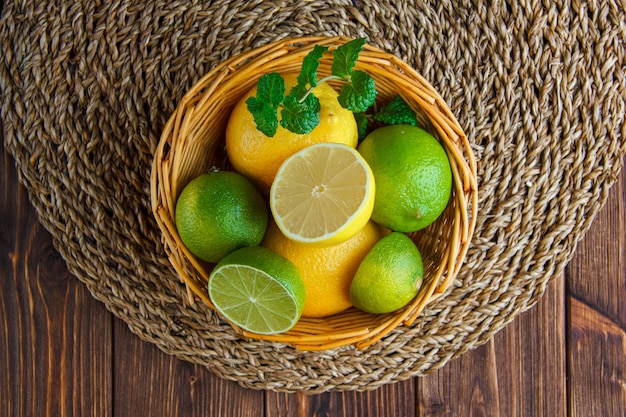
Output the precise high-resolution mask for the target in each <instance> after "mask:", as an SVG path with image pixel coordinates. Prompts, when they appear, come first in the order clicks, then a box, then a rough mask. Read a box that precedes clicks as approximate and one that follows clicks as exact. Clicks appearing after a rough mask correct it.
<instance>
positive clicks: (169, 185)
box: [151, 36, 478, 351]
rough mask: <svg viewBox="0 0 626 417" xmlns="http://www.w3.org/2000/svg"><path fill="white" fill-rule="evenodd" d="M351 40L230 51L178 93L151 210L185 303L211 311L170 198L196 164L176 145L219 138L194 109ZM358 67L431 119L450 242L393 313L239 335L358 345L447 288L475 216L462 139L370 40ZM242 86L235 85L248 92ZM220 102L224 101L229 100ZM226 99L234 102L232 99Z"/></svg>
mask: <svg viewBox="0 0 626 417" xmlns="http://www.w3.org/2000/svg"><path fill="white" fill-rule="evenodd" d="M349 40H350V38H347V37H342V36H337V37H321V36H320V37H317V36H316V37H310V36H306V37H299V38H291V39H284V40H280V41H274V42H270V43H268V44H266V45H264V46H261V47H259V48H256V49H252V50H250V51H247V52H243V53H241V54H239V55H236V56H233V57H231V58H230V59H228V60H226V61H224V62H222V63H221V64H219V65H217V66H215V67H214V68H213V69H212V70H210V71H209V72H207V73H206V74H205V75H204V76H203V77H202V78H201V79H200V80H199V81H198V82H197V83H196V84H195V85H194V86H193V87H192V88H191V89H190V90H189V91H188V92H187V93H186V94H185V95H184V97H183V98H182V100H181V101H180V103H179V105H178V107H177V108H176V110H175V111H174V113H173V114H172V115H171V116H170V118H169V120H168V122H167V124H166V126H165V128H164V129H163V133H162V136H161V140H160V142H159V145H158V148H157V151H156V153H155V156H154V160H153V167H152V175H151V202H152V211H153V214H154V216H155V218H156V220H157V223H158V226H159V228H160V230H161V231H162V233H163V235H162V242H163V244H164V248H165V251H166V253H167V256H168V258H169V260H170V262H171V263H172V266H173V267H174V269H175V270H176V272H177V274H178V275H179V278H180V279H181V281H182V282H183V283H184V284H185V285H186V287H187V294H188V302H189V303H194V302H195V301H196V300H198V299H199V300H201V301H202V302H204V303H206V304H207V305H208V306H209V308H211V309H212V310H214V311H215V307H214V306H213V305H212V303H211V300H210V299H209V297H208V294H207V292H206V290H205V289H206V283H207V282H208V278H209V277H208V274H209V272H210V271H208V270H207V265H206V264H204V263H203V262H202V261H199V260H197V259H196V258H195V257H194V256H193V255H191V253H189V252H188V251H187V250H186V248H185V247H184V245H183V244H182V242H181V240H180V237H179V236H178V235H177V232H176V228H175V222H174V207H175V201H176V197H177V195H178V193H179V192H180V190H182V187H183V186H184V184H185V183H186V182H188V181H189V180H190V179H191V178H192V177H193V175H186V176H185V175H183V174H181V173H180V172H179V170H178V168H180V166H184V165H185V164H190V163H193V164H196V163H197V161H190V159H192V158H191V157H189V155H188V154H189V153H190V152H186V154H185V155H182V156H181V157H180V158H179V155H178V154H177V151H179V150H180V147H181V146H185V147H186V148H185V150H186V149H187V148H188V147H190V146H196V143H195V142H201V141H206V142H207V143H209V144H211V145H210V146H212V145H213V144H214V142H215V143H219V141H220V140H223V139H221V138H220V137H207V133H206V130H207V129H206V126H208V124H204V125H203V122H200V121H198V120H199V118H200V115H202V118H206V115H207V114H211V113H209V112H210V111H215V110H216V109H218V108H220V106H223V105H224V104H223V103H222V102H221V101H220V98H219V97H223V96H224V95H227V94H230V93H231V92H232V91H233V89H235V86H238V87H239V86H240V85H241V84H242V81H243V80H242V78H244V79H245V80H247V83H248V84H250V83H252V82H254V83H256V79H258V78H259V77H260V75H262V74H263V73H265V72H268V71H269V70H268V69H275V68H276V67H280V68H284V67H285V66H289V67H290V68H291V67H293V66H294V65H299V63H300V62H301V60H302V58H303V57H304V55H306V53H308V51H309V50H310V49H311V48H312V47H313V46H314V45H327V46H329V47H331V48H333V47H336V46H338V45H340V44H343V43H345V42H347V41H349ZM323 61H324V58H323V59H322V62H323ZM281 65H282V66H281ZM357 68H358V69H362V70H364V71H366V72H368V73H370V74H371V75H372V76H374V77H379V78H381V79H389V80H391V82H392V84H393V85H394V86H396V87H397V88H398V92H399V93H400V94H401V95H402V96H403V98H404V99H405V101H407V102H408V103H410V104H411V105H413V106H417V110H420V109H421V110H422V111H423V112H424V113H425V116H426V117H427V118H428V121H429V122H430V123H432V129H434V131H435V132H434V133H435V134H436V135H437V136H438V137H439V138H440V140H441V142H442V143H443V144H444V147H445V148H446V150H447V152H448V154H449V158H450V161H451V165H452V167H453V178H454V179H453V181H454V183H453V197H452V201H453V202H454V213H453V215H452V219H451V220H450V221H451V222H452V224H451V225H449V226H448V225H446V227H448V228H450V232H449V233H450V236H449V238H450V241H449V242H446V244H445V246H446V249H445V252H446V253H444V255H443V256H442V259H441V263H440V264H439V265H438V267H437V268H436V273H435V274H434V276H433V277H432V279H425V283H427V284H428V285H423V286H422V289H421V290H420V293H419V294H418V296H417V297H416V298H415V299H414V300H413V301H412V302H411V303H410V304H409V305H408V306H406V307H405V308H403V309H401V310H399V311H398V312H394V313H389V314H386V315H376V316H373V315H367V314H365V313H363V312H361V311H358V310H356V309H355V308H351V309H349V310H348V311H346V312H344V313H340V314H339V315H335V316H331V317H330V318H326V319H321V320H320V319H310V320H309V319H307V318H303V319H301V320H300V322H299V323H298V324H297V325H296V327H295V328H294V329H292V330H291V331H289V332H286V333H283V334H278V335H258V334H253V333H250V332H247V331H245V330H243V329H240V328H238V327H237V326H236V325H234V324H232V323H231V325H232V326H233V328H234V329H235V331H236V333H238V334H239V335H241V336H244V337H248V338H255V339H259V340H268V341H274V342H283V343H287V344H290V345H293V346H294V347H296V348H297V349H300V350H311V351H313V350H326V349H331V348H335V347H340V346H346V345H354V346H356V347H357V348H360V349H363V348H366V347H367V346H369V345H371V344H373V343H375V342H376V341H378V340H380V339H381V338H383V337H384V336H385V335H386V334H387V333H388V332H389V331H391V330H392V329H393V328H395V327H397V326H398V325H400V324H404V325H407V326H409V325H411V324H412V323H413V321H414V320H415V319H416V318H417V317H418V316H419V314H420V313H421V311H422V310H423V309H424V307H425V306H426V305H427V304H429V303H431V302H433V301H434V300H435V299H437V298H439V297H441V296H442V294H444V293H445V291H446V289H447V288H448V287H449V286H450V284H451V283H452V282H453V280H454V278H455V277H456V275H457V273H458V271H459V269H460V268H461V265H462V263H463V260H464V258H465V255H466V253H467V250H468V247H469V244H470V240H471V236H472V234H473V231H474V227H475V224H476V217H477V215H476V210H477V194H478V191H477V189H478V187H477V179H476V177H477V174H476V171H477V168H476V161H475V159H474V155H473V153H472V150H471V147H470V144H469V141H468V138H467V137H466V135H465V133H464V132H463V130H462V128H461V127H460V125H459V123H458V122H457V120H456V118H455V117H454V115H452V113H451V111H450V109H449V107H448V106H447V104H446V103H445V101H444V100H443V99H442V98H441V96H440V95H439V94H438V93H437V92H436V91H435V89H434V88H433V87H432V86H431V85H430V84H429V83H428V82H427V81H426V80H425V79H424V78H423V77H421V76H420V75H419V74H418V73H417V72H416V71H415V70H413V69H412V68H411V67H410V66H408V65H407V64H406V63H404V62H403V61H402V60H400V59H399V58H397V57H396V56H394V55H392V54H389V53H386V52H384V51H382V50H380V49H378V48H376V47H374V46H371V45H365V46H364V48H363V51H362V52H361V54H360V56H359V61H358V63H357ZM320 71H323V70H322V69H320ZM379 88H380V87H379ZM248 89H249V88H245V89H244V88H239V89H238V90H236V91H242V92H246V91H248ZM240 95H241V94H240ZM216 97H218V98H217V99H216ZM234 97H235V98H236V99H237V100H238V98H239V96H236V94H235V95H234ZM229 98H230V96H229ZM222 101H224V102H228V99H224V100H222ZM230 103H234V101H233V100H231V101H230ZM203 129H204V130H203ZM214 130H216V131H217V130H219V129H214ZM196 138H199V139H196ZM181 143H182V145H181ZM189 143H192V145H189ZM211 149H214V148H211ZM209 153H210V152H209ZM226 163H227V162H226ZM199 165H202V163H200V164H199ZM204 168H205V169H206V168H207V167H206V166H205V167H204ZM198 169H199V168H196V170H195V172H196V175H197V174H198V173H199V172H198ZM191 170H192V171H193V169H191ZM180 171H182V169H181V170H180ZM181 176H182V177H183V178H182V179H181ZM442 227H443V226H442ZM208 268H210V266H208ZM335 317H341V318H340V319H335ZM346 323H349V324H346Z"/></svg>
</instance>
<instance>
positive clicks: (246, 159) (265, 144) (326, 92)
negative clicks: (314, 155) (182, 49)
mask: <svg viewBox="0 0 626 417" xmlns="http://www.w3.org/2000/svg"><path fill="white" fill-rule="evenodd" d="M283 77H284V79H285V87H286V88H287V91H289V90H290V89H291V87H293V86H294V85H295V84H297V74H286V75H283ZM256 92H257V89H256V87H254V88H253V89H252V90H251V91H249V92H248V93H247V94H245V95H244V96H243V97H242V98H241V100H239V102H238V103H237V104H236V105H235V108H234V109H233V111H232V112H231V114H230V118H229V121H228V126H227V129H226V152H227V153H228V159H229V160H230V162H231V163H232V164H233V167H234V168H235V170H236V171H238V172H240V173H242V174H243V175H245V176H246V177H247V178H250V179H251V180H252V181H253V182H254V183H255V184H256V185H257V187H258V188H259V189H260V190H262V191H263V193H264V194H267V193H268V192H269V189H270V186H271V184H272V181H273V180H274V176H275V175H276V172H277V171H278V168H279V167H280V165H281V164H282V163H283V161H284V160H285V159H287V158H288V157H289V156H290V155H292V154H293V153H295V152H297V151H299V150H300V149H303V148H305V147H306V146H309V145H312V144H314V143H319V142H335V143H344V144H346V145H349V146H351V147H353V148H356V145H357V141H358V129H357V125H356V121H355V119H354V115H353V114H352V112H351V111H350V110H347V109H344V108H343V107H342V106H341V104H339V101H337V96H338V95H339V94H338V93H337V92H336V91H335V90H334V89H333V88H332V87H331V86H330V85H328V84H326V83H323V82H322V83H319V84H318V85H317V86H316V87H315V89H314V90H313V95H315V96H316V97H317V98H318V99H319V102H320V122H319V124H318V125H317V127H316V128H315V129H313V130H312V131H311V132H310V133H306V134H298V133H293V132H290V131H289V130H287V129H285V128H284V127H282V126H281V125H280V124H279V125H278V130H277V131H276V134H275V135H274V136H272V137H271V138H270V137H267V136H265V134H264V133H263V132H261V131H260V130H258V129H257V126H256V124H255V122H254V117H253V116H252V114H251V113H250V111H249V110H248V107H247V105H246V100H247V99H248V98H250V97H251V96H256Z"/></svg>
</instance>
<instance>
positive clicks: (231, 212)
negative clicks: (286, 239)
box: [175, 171, 268, 263]
mask: <svg viewBox="0 0 626 417" xmlns="http://www.w3.org/2000/svg"><path fill="white" fill-rule="evenodd" d="M175 217H176V228H177V230H178V234H179V236H180V238H181V240H182V241H183V243H184V244H185V246H186V247H187V249H189V251H190V252H191V253H193V254H194V255H196V256H197V257H198V258H200V259H203V260H205V261H207V262H212V263H217V262H218V261H220V260H221V259H222V258H223V257H224V256H226V255H227V254H228V253H230V252H232V251H234V250H235V249H238V248H241V247H243V246H255V245H258V244H259V243H260V242H261V240H263V235H264V234H265V229H266V228H267V219H268V214H267V206H266V205H265V201H264V199H263V197H262V196H261V193H260V192H259V191H258V190H257V189H256V188H255V187H254V185H253V184H252V183H251V182H250V181H249V180H248V179H246V178H245V177H244V176H243V175H241V174H238V173H236V172H232V171H216V172H210V173H207V174H202V175H200V176H198V177H196V178H195V179H193V180H192V181H191V182H190V183H189V184H187V185H186V186H185V188H184V189H183V191H182V192H181V193H180V196H179V197H178V200H177V202H176V211H175Z"/></svg>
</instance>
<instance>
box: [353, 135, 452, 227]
mask: <svg viewBox="0 0 626 417" xmlns="http://www.w3.org/2000/svg"><path fill="white" fill-rule="evenodd" d="M358 151H359V152H360V153H361V155H363V158H365V160H366V161H367V163H368V164H369V166H370V168H372V172H373V173H374V179H375V181H376V197H375V201H374V211H373V213H372V220H374V221H375V222H376V223H378V224H380V225H381V226H384V227H386V228H388V229H391V230H394V231H398V232H414V231H416V230H420V229H423V228H425V227H427V226H428V225H430V224H431V223H432V222H434V221H435V220H436V219H437V218H438V217H439V216H440V215H441V213H442V212H443V211H444V209H445V208H446V206H447V204H448V200H449V199H450V192H451V190H452V169H451V168H450V160H449V159H448V155H447V154H446V151H445V150H444V148H443V146H442V145H441V144H440V143H439V141H437V139H436V138H435V137H434V136H433V135H431V134H430V133H428V132H427V131H425V130H424V129H421V128H419V127H414V126H410V125H390V126H385V127H382V128H379V129H376V130H374V131H373V132H372V133H370V134H369V135H368V136H367V137H366V138H365V139H364V140H363V142H362V143H361V144H360V145H359V147H358Z"/></svg>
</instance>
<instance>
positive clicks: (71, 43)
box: [0, 0, 626, 392]
mask: <svg viewBox="0 0 626 417" xmlns="http://www.w3.org/2000/svg"><path fill="white" fill-rule="evenodd" d="M472 3H473V2H468V1H439V0H437V1H425V2H423V1H419V2H413V1H408V2H406V1H375V2H374V1H364V0H361V1H356V0H355V1H302V2H284V1H226V0H224V1H220V2H212V1H186V0H181V1H175V2H166V1H153V2H145V1H125V0H119V1H112V2H100V1H93V0H79V1H75V0H71V1H68V0H60V1H57V0H55V1H46V0H43V1H41V0H40V1H33V0H23V1H19V2H18V1H11V0H8V1H5V7H4V11H3V17H2V21H1V23H0V45H1V47H2V54H1V55H0V77H1V78H0V82H1V88H2V119H3V124H4V136H5V146H6V148H7V149H8V151H9V152H10V153H11V154H12V155H13V157H14V158H15V161H16V164H17V166H18V168H19V172H20V180H21V181H22V183H23V184H24V185H25V186H26V188H27V189H28V191H29V195H30V198H31V201H32V204H33V205H34V206H35V208H36V210H37V213H38V215H39V218H40V220H41V222H42V223H43V225H44V226H45V227H46V228H47V229H48V230H49V231H50V232H51V233H52V235H53V237H54V240H55V244H56V247H57V249H58V250H59V252H60V253H61V254H62V256H63V257H64V259H65V260H66V262H67V265H68V267H69V269H70V271H71V272H72V273H73V274H75V275H76V276H77V277H78V278H79V279H80V280H81V281H82V282H84V283H85V284H86V285H87V287H88V288H89V290H90V291H91V293H92V294H93V296H94V297H95V298H97V299H98V300H101V301H102V302H103V303H104V304H105V305H106V307H107V308H108V309H109V310H110V311H112V312H113V313H114V314H115V315H116V316H117V317H119V318H121V319H122V320H124V321H125V322H126V323H127V324H128V326H129V327H130V329H131V330H132V331H133V332H134V333H136V334H138V335H139V336H140V337H141V338H143V339H145V340H147V341H149V342H151V343H154V344H156V345H157V346H159V347H160V348H161V349H162V350H163V351H165V352H167V353H169V354H173V355H176V356H178V357H180V358H183V359H186V360H189V361H193V362H195V363H198V364H202V365H206V366H207V367H208V368H209V369H210V370H211V371H213V372H215V373H216V374H218V375H221V376H223V377H225V378H228V379H232V380H235V381H238V382H239V383H240V384H241V385H243V386H246V387H251V388H259V389H261V388H263V389H273V390H278V391H297V390H306V391H308V392H322V391H327V390H366V389H372V388H376V387H378V386H380V385H381V384H385V383H388V382H393V381H399V380H403V379H407V378H410V377H412V376H416V375H423V374H426V373H428V372H430V371H433V370H434V369H437V368H439V367H441V366H443V365H444V364H445V363H447V362H448V361H449V360H451V359H453V358H455V357H457V356H459V355H461V354H462V353H463V352H465V351H466V350H467V349H471V348H474V347H476V346H478V345H480V344H482V343H484V342H486V341H487V340H488V339H489V338H490V337H491V336H492V335H493V334H494V333H495V332H497V331H498V330H500V329H501V328H502V327H503V326H505V325H506V324H507V323H508V322H510V321H511V320H512V319H513V318H514V317H515V316H516V315H517V314H519V313H520V312H522V311H524V310H526V309H528V308H529V307H530V306H532V305H533V304H534V303H535V302H536V301H537V300H538V298H539V297H540V296H541V295H542V294H543V293H544V289H545V287H546V284H547V283H548V282H549V281H550V279H551V278H552V277H554V276H555V275H557V274H558V273H559V272H561V271H562V270H563V268H564V266H565V264H566V263H567V261H568V260H569V259H570V258H571V256H572V253H573V251H574V249H575V246H576V243H577V242H578V241H579V240H580V239H581V238H582V237H583V235H584V233H585V231H586V230H587V229H588V228H589V227H590V225H591V222H592V220H593V217H594V215H595V213H596V212H597V211H598V209H599V208H600V207H601V205H602V203H603V202H604V201H605V198H606V196H607V192H608V189H609V187H610V186H611V185H612V184H613V183H614V182H615V180H616V176H617V174H618V172H619V169H620V167H621V164H622V157H623V155H624V152H625V150H626V139H625V136H626V132H625V130H626V127H625V123H624V111H625V108H626V104H625V103H626V87H625V85H626V79H625V76H624V73H625V61H624V60H625V59H626V50H625V49H626V48H625V38H626V35H625V33H626V23H625V22H626V16H625V12H624V10H623V3H621V2H620V1H619V0H617V1H615V0H613V1H611V0H609V1H590V2H587V3H577V2H574V3H573V4H569V2H564V1H555V2H542V3H540V2H534V1H516V2H502V1H496V2H490V1H485V2H479V4H472ZM573 6H575V7H573ZM300 35H345V36H351V37H360V36H365V37H367V38H368V39H369V41H370V43H372V44H374V45H376V46H378V47H379V48H382V49H384V50H386V51H388V52H391V53H394V54H396V55H397V56H399V57H401V58H402V59H404V60H405V61H406V62H408V63H410V65H412V66H413V67H414V68H415V69H417V70H418V71H419V72H420V73H421V74H422V75H423V76H424V77H425V78H426V79H427V80H428V81H429V82H430V83H431V84H433V86H434V87H435V88H436V89H437V90H438V91H439V92H440V93H441V95H442V96H443V98H444V99H445V100H446V102H448V103H449V104H450V107H451V109H452V111H453V113H454V114H455V115H456V116H457V118H458V119H459V122H460V124H461V126H462V127H463V129H464V130H465V132H466V133H467V135H468V137H469V138H470V141H471V143H472V144H473V149H474V152H475V154H476V157H477V159H478V162H479V165H478V179H479V189H480V193H479V211H478V218H477V226H476V232H475V236H474V238H473V243H472V247H471V248H470V250H469V253H468V256H467V259H466V262H465V265H464V267H463V269H462V270H461V272H460V274H459V276H458V279H457V281H456V282H455V283H454V285H453V286H452V288H451V289H450V290H449V292H448V293H447V294H446V296H445V297H444V298H442V299H440V300H439V301H438V302H436V303H434V304H432V305H430V306H429V307H428V308H427V309H426V310H425V312H424V313H423V315H422V317H421V318H420V319H418V320H417V321H416V323H415V324H414V325H413V326H411V327H410V328H406V327H400V328H397V329H396V330H395V331H393V332H391V333H390V334H389V335H387V336H386V337H385V338H384V339H382V340H381V341H379V342H378V343H376V344H375V345H373V346H371V347H370V348H368V349H366V350H364V351H359V350H356V349H354V348H352V347H344V348H340V349H336V350H331V351H325V352H317V353H311V352H299V351H296V350H294V349H293V348H291V347H289V346H285V345H282V344H278V343H268V342H261V341H254V340H244V339H240V338H238V337H237V336H236V335H235V334H234V332H233V331H232V330H231V328H230V327H229V326H228V325H227V324H226V323H224V322H222V321H220V320H219V319H218V317H217V316H216V315H215V314H212V313H211V312H210V310H209V309H208V308H207V307H206V306H204V305H203V304H202V303H196V304H194V305H193V306H189V305H188V303H186V302H185V301H184V300H185V297H186V294H185V289H184V287H183V285H182V284H181V282H180V280H179V279H178V278H177V277H176V276H175V274H174V270H173V268H172V267H171V266H170V265H169V263H168V261H167V258H166V256H165V253H164V251H163V247H162V245H161V240H160V236H159V233H158V229H157V227H156V223H155V220H154V218H153V217H152V214H151V211H150V190H149V179H150V167H151V163H152V155H153V153H154V150H155V147H156V145H157V143H158V140H159V137H160V132H161V129H162V128H163V126H164V124H165V122H166V120H167V118H168V117H169V115H170V114H171V113H172V111H173V110H174V109H175V107H176V105H177V103H178V100H179V99H180V98H181V97H182V95H183V94H184V93H185V91H186V90H187V89H188V88H190V87H191V86H192V85H193V84H194V83H195V82H196V81H197V80H198V79H199V77H200V76H202V75H203V74H204V73H205V72H207V71H208V70H209V69H211V68H212V67H213V66H215V65H216V64H217V63H218V62H220V61H222V60H223V59H225V58H228V57H230V56H232V55H233V54H237V53H239V52H242V51H244V50H249V49H250V48H253V47H255V46H258V45H262V44H265V43H267V42H270V41H272V40H277V39H283V38H287V37H294V36H300Z"/></svg>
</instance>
